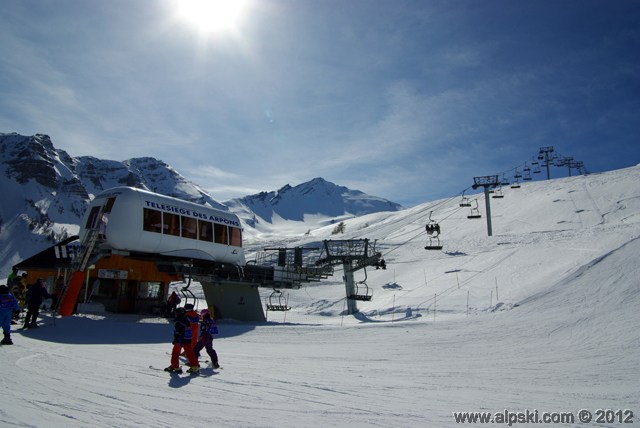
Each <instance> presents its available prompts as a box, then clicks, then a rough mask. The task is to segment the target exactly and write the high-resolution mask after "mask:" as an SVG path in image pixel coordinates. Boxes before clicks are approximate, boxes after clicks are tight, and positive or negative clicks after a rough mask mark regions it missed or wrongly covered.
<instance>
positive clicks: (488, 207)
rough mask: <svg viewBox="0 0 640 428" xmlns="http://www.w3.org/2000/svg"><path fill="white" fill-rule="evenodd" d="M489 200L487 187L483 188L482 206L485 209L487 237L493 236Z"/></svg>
mask: <svg viewBox="0 0 640 428" xmlns="http://www.w3.org/2000/svg"><path fill="white" fill-rule="evenodd" d="M490 199H491V198H489V186H484V204H485V207H486V209H487V233H488V234H489V236H493V230H491V201H490Z"/></svg>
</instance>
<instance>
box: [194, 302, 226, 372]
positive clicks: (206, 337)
mask: <svg viewBox="0 0 640 428" xmlns="http://www.w3.org/2000/svg"><path fill="white" fill-rule="evenodd" d="M200 316H202V321H201V322H200V339H198V343H196V346H195V348H194V349H193V353H194V354H195V355H196V358H200V351H202V348H205V349H206V350H207V354H209V357H211V365H212V366H213V368H214V369H217V368H220V365H219V364H218V354H216V350H215V349H213V335H214V334H218V326H217V325H216V321H215V320H214V319H213V318H211V312H209V309H203V310H202V311H200Z"/></svg>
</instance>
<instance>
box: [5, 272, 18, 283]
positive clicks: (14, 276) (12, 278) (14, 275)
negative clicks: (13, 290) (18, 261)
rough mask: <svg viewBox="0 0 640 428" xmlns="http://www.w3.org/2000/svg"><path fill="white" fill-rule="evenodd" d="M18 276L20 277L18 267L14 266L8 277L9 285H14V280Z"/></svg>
mask: <svg viewBox="0 0 640 428" xmlns="http://www.w3.org/2000/svg"><path fill="white" fill-rule="evenodd" d="M16 278H18V268H17V267H13V268H11V273H10V274H9V278H7V286H8V287H11V286H12V285H13V282H14V281H15V280H16Z"/></svg>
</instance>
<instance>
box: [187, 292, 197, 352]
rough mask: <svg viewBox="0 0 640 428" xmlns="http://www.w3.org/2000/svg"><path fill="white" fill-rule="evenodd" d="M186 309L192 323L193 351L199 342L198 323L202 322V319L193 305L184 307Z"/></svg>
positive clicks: (189, 304) (188, 304)
mask: <svg viewBox="0 0 640 428" xmlns="http://www.w3.org/2000/svg"><path fill="white" fill-rule="evenodd" d="M184 309H185V310H186V315H187V318H188V319H189V322H190V323H191V349H193V348H195V346H196V342H197V341H198V323H199V322H200V317H199V316H198V313H197V312H196V311H195V310H194V309H193V305H192V304H191V303H187V304H186V305H184Z"/></svg>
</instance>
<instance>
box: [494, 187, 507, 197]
mask: <svg viewBox="0 0 640 428" xmlns="http://www.w3.org/2000/svg"><path fill="white" fill-rule="evenodd" d="M491 197H492V198H493V199H500V198H504V195H503V194H502V186H499V187H498V188H497V189H496V190H495V192H494V193H493V195H491Z"/></svg>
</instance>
